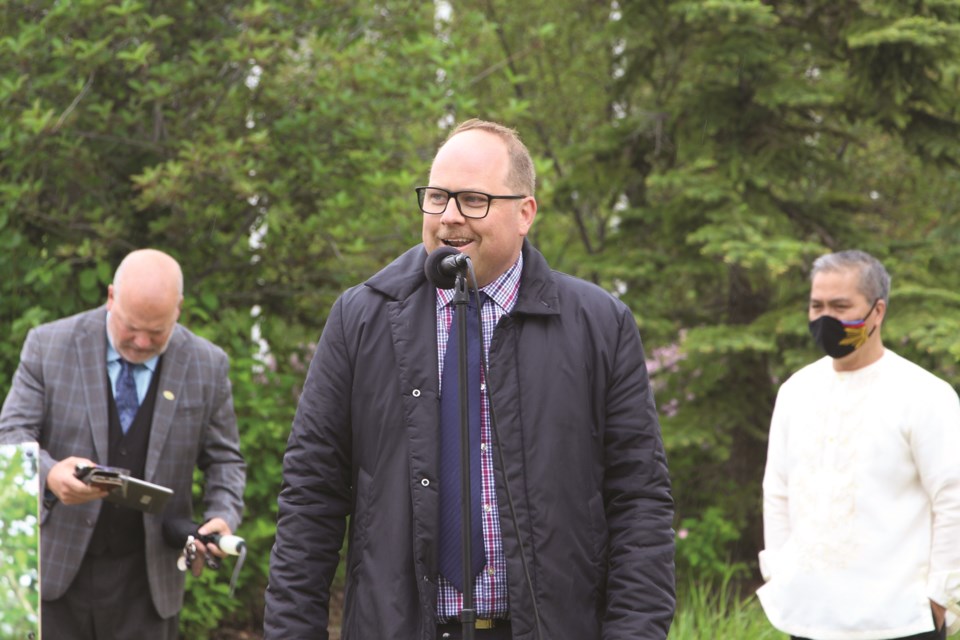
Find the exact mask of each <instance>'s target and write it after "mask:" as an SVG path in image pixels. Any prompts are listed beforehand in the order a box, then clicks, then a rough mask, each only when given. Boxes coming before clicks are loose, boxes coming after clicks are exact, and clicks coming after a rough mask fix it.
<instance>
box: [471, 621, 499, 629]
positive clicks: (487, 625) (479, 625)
mask: <svg viewBox="0 0 960 640" xmlns="http://www.w3.org/2000/svg"><path fill="white" fill-rule="evenodd" d="M473 626H474V628H475V629H493V628H494V627H496V626H497V621H496V620H494V619H493V618H477V620H476V622H474V623H473Z"/></svg>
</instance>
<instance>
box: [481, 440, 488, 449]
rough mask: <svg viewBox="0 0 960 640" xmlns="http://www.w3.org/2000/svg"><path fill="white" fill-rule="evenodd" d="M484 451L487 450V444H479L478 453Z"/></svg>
mask: <svg viewBox="0 0 960 640" xmlns="http://www.w3.org/2000/svg"><path fill="white" fill-rule="evenodd" d="M486 450H487V443H486V442H481V443H480V451H486Z"/></svg>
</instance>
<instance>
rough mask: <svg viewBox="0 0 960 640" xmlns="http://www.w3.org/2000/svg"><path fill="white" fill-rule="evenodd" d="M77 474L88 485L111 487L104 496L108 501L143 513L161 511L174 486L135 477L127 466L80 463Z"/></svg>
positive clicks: (103, 487)
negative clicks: (125, 467) (170, 487)
mask: <svg viewBox="0 0 960 640" xmlns="http://www.w3.org/2000/svg"><path fill="white" fill-rule="evenodd" d="M74 475H76V476H77V477H78V478H80V479H81V480H83V481H84V482H86V483H87V484H89V485H93V486H96V487H99V488H101V489H104V490H106V491H109V493H108V494H107V495H106V497H104V500H106V501H107V502H112V503H113V504H116V505H119V506H121V507H126V508H128V509H136V510H137V511H143V512H144V513H160V512H161V511H163V509H164V507H166V506H167V502H169V500H170V497H171V496H173V490H172V489H169V488H168V487H164V486H162V485H159V484H153V483H152V482H147V481H146V480H141V479H140V478H134V477H132V476H131V475H130V472H129V471H128V470H127V469H121V468H119V467H104V466H100V465H96V466H93V467H90V466H86V465H77V470H76V472H75V474H74Z"/></svg>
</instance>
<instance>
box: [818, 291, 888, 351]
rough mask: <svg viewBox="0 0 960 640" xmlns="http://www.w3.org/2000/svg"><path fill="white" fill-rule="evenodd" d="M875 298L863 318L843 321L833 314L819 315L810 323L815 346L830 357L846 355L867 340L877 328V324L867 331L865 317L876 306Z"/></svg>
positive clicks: (877, 300)
mask: <svg viewBox="0 0 960 640" xmlns="http://www.w3.org/2000/svg"><path fill="white" fill-rule="evenodd" d="M879 301H880V299H879V298H877V299H876V300H874V301H873V305H871V306H870V310H869V311H867V315H866V316H864V317H863V320H851V321H843V320H838V319H836V318H834V317H833V316H820V317H819V318H817V319H816V320H814V321H812V322H811V323H810V333H811V334H812V335H813V340H814V342H816V343H817V346H818V347H820V348H821V349H823V351H824V352H825V353H826V354H827V355H828V356H830V357H831V358H843V357H844V356H848V355H850V354H851V353H853V352H854V351H856V350H857V349H859V348H860V347H862V346H863V345H864V344H866V342H867V338H869V337H870V336H872V335H873V332H874V331H876V330H877V325H873V328H872V329H870V331H869V332H867V318H869V317H870V314H871V313H873V310H874V309H875V308H876V306H877V302H879Z"/></svg>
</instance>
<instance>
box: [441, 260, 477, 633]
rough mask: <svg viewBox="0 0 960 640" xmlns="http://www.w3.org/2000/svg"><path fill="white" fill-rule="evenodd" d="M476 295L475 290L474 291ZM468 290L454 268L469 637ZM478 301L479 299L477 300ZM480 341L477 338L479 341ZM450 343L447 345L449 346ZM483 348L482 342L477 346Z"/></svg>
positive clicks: (472, 615) (467, 629) (463, 614)
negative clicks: (455, 277)
mask: <svg viewBox="0 0 960 640" xmlns="http://www.w3.org/2000/svg"><path fill="white" fill-rule="evenodd" d="M477 295H478V296H479V292H478V294H477ZM469 300H470V294H469V291H468V290H467V279H466V278H465V277H464V274H463V270H462V269H460V270H458V271H457V281H456V284H455V285H454V287H453V304H454V305H455V306H454V309H455V310H456V313H455V316H456V318H457V342H458V343H459V344H458V345H457V349H458V350H459V358H458V362H459V369H458V372H459V373H458V378H459V385H458V389H459V391H460V514H461V519H460V545H461V549H462V551H463V558H462V559H463V609H461V611H460V623H461V624H462V625H463V626H462V629H463V639H464V640H473V638H474V631H475V629H476V626H475V625H476V620H477V611H476V609H475V608H474V603H473V580H472V579H471V578H469V577H468V576H470V575H471V571H470V569H471V562H470V558H471V557H472V556H471V553H472V551H473V549H472V542H471V540H470V538H471V536H470V531H471V529H470V527H471V525H472V522H471V512H472V509H473V505H472V502H471V499H470V494H471V489H470V409H469V401H468V399H467V398H468V394H469V385H468V383H467V382H468V367H467V303H468V302H469ZM478 302H479V300H478ZM482 344H483V342H482V340H481V345H482ZM451 346H452V345H447V348H448V349H449V348H451ZM480 348H481V349H483V346H481V347H480Z"/></svg>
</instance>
